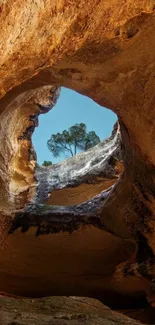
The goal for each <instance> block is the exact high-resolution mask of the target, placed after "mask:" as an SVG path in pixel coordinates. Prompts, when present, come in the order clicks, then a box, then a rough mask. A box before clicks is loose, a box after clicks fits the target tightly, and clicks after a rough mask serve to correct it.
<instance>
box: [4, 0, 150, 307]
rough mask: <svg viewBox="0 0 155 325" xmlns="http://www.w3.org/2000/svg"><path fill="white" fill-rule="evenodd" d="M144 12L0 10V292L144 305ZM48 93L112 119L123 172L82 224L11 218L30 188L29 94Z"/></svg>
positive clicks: (73, 6)
mask: <svg viewBox="0 0 155 325" xmlns="http://www.w3.org/2000/svg"><path fill="white" fill-rule="evenodd" d="M154 9H155V4H154V1H152V0H143V1H142V0H136V1H135V0H134V1H133V0H128V1H125V2H121V1H118V0H111V1H109V2H107V1H103V0H102V1H98V0H93V1H92V0H90V1H86V0H79V1H74V0H72V1H68V2H66V1H62V0H60V1H48V0H47V1H43V2H40V1H38V2H34V1H31V0H29V1H27V2H22V1H19V0H16V1H13V2H12V1H11V0H8V1H1V5H0V15H1V22H0V27H1V28H0V39H1V44H0V46H1V47H0V53H1V62H0V64H1V68H0V94H1V101H0V110H1V126H0V127H1V130H0V132H1V139H2V141H1V156H0V173H1V174H0V175H1V176H0V177H1V197H0V204H1V221H0V229H1V230H0V231H1V251H0V274H1V276H0V290H1V291H5V292H10V293H12V294H13V293H14V294H19V295H25V296H26V295H34V296H37V295H43V294H49V295H51V294H60V295H63V294H64V295H66V294H73V295H75V294H76V295H77V294H79V295H87V296H97V295H100V296H102V298H103V299H104V300H105V302H106V300H108V298H107V297H108V296H109V294H108V295H107V294H106V292H107V291H108V292H110V293H111V296H110V299H112V297H113V294H114V293H116V292H117V293H118V294H122V295H124V297H125V298H124V300H126V299H127V297H128V296H134V297H137V299H138V300H140V299H142V300H143V299H146V298H145V297H147V299H148V301H149V302H150V303H151V304H152V305H154V300H155V297H154V295H155V293H154V291H155V289H154V278H155V236H154V229H155V223H154V219H155V218H154V204H155V200H154V198H155V191H154V187H155V180H154V175H155V172H154V170H155V169H154V168H155V167H154V164H155V151H154V133H155V122H154V115H155V108H154V94H155V91H154V87H155V86H154V74H155V38H154V28H155V11H154ZM59 85H63V86H66V87H69V88H72V89H74V90H76V91H78V92H80V93H81V94H84V95H87V96H89V97H90V98H92V99H93V100H95V101H96V102H97V103H99V104H100V105H101V106H106V107H107V108H111V109H112V110H113V111H115V113H117V115H118V119H119V123H120V129H121V134H122V148H123V160H124V167H125V170H124V173H123V174H122V176H121V178H120V180H119V181H118V182H117V183H116V185H115V186H114V187H113V188H112V189H111V190H110V191H108V192H107V196H106V198H105V199H104V200H103V202H102V206H101V207H100V209H99V210H94V204H93V205H92V207H93V208H92V213H91V211H88V213H87V211H86V210H83V205H82V208H81V205H80V208H79V206H78V207H75V211H71V209H72V208H71V207H65V208H63V207H62V208H61V211H62V214H61V216H60V213H59V211H60V210H59V211H58V209H57V208H54V210H53V213H52V208H49V207H48V209H47V211H46V209H45V207H44V205H43V206H42V205H41V206H40V205H39V207H38V205H37V206H35V205H33V206H32V207H31V209H32V210H28V211H27V210H26V211H23V210H22V209H23V207H24V206H25V204H26V203H28V202H30V201H31V200H32V198H33V197H34V195H35V194H36V191H35V185H36V183H35V181H34V171H33V170H34V162H33V161H34V159H32V160H31V159H30V155H29V156H28V148H30V147H31V142H30V141H29V140H25V139H23V138H22V139H21V137H23V135H24V136H25V133H24V132H25V130H26V129H27V128H28V127H29V126H30V121H29V116H30V115H34V114H35V112H36V109H37V112H38V109H39V108H38V105H36V101H35V98H37V93H38V90H39V89H40V88H41V87H56V88H57V87H58V86H59ZM48 89H49V88H48ZM43 90H45V88H43ZM42 96H43V95H41V97H42ZM31 98H32V99H33V100H32V101H31ZM29 99H30V101H29ZM37 102H38V100H37ZM41 106H42V105H41ZM47 106H48V105H47ZM34 107H35V108H34ZM32 124H33V122H32ZM20 141H21V142H20ZM24 162H25V163H24ZM48 191H49V189H48ZM87 207H88V205H87ZM19 208H20V209H21V211H20V213H19V211H18V213H17V215H16V214H15V210H19ZM29 208H30V206H29ZM38 208H39V210H37V209H38ZM40 208H41V209H42V210H41V211H40ZM50 209H51V210H50ZM59 209H60V208H59ZM64 209H66V210H65V211H67V212H65V213H64ZM76 211H78V213H79V216H80V212H79V211H82V217H81V216H80V218H78V213H77V214H76ZM83 211H84V214H85V216H84V214H83ZM67 215H68V219H66V218H67ZM50 216H51V218H50ZM63 216H64V218H62V217H63ZM66 220H67V227H66ZM84 220H86V221H85V222H84ZM94 220H95V221H94ZM77 224H78V227H75V225H77ZM63 225H64V229H63ZM39 227H41V229H43V230H44V231H43V232H39V234H40V235H39V236H37V237H36V236H35V235H36V232H37V230H38V228H39ZM20 228H21V229H22V230H23V231H24V233H23V232H20ZM51 232H52V234H51ZM41 234H42V235H41ZM43 234H44V235H43ZM19 243H20V245H19ZM105 265H106V267H105ZM117 301H118V300H117ZM115 307H116V306H115Z"/></svg>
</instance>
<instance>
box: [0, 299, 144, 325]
mask: <svg viewBox="0 0 155 325" xmlns="http://www.w3.org/2000/svg"><path fill="white" fill-rule="evenodd" d="M0 319H1V322H2V323H1V324H3V325H49V324H50V325H66V324H69V325H80V324H81V323H82V324H84V325H92V324H98V325H113V324H116V325H126V324H128V325H138V324H139V322H136V321H133V320H131V319H129V318H128V317H125V316H122V315H119V314H118V313H116V312H112V311H111V310H110V309H109V308H107V307H106V306H104V305H103V304H101V303H100V302H99V301H97V300H94V299H89V298H82V297H80V298H78V297H51V298H46V299H45V298H44V299H37V300H34V299H33V300H32V299H31V300H23V299H20V300H19V299H13V298H6V297H5V298H2V297H1V299H0Z"/></svg>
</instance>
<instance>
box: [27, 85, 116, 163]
mask: <svg viewBox="0 0 155 325" xmlns="http://www.w3.org/2000/svg"><path fill="white" fill-rule="evenodd" d="M116 120H117V116H116V115H115V114H114V113H113V112H112V111H110V110H109V109H106V108H104V107H101V106H99V105H97V104H96V103H95V102H94V101H93V100H91V99H90V98H88V97H85V96H83V95H80V94H78V93H76V92H75V91H73V90H70V89H67V88H62V90H61V93H60V97H59V99H58V101H57V104H56V105H55V107H53V108H52V110H51V111H50V112H49V113H47V114H42V115H40V117H39V126H38V127H37V128H36V129H35V132H34V134H33V137H32V141H33V145H34V148H35V150H36V153H37V160H38V163H39V164H42V162H43V161H44V160H51V161H52V162H53V163H57V162H59V161H61V160H63V159H65V157H64V156H61V157H59V158H54V157H53V156H52V153H51V152H50V151H49V150H48V148H47V140H48V139H49V138H50V136H51V134H55V133H57V132H60V133H61V132H62V131H63V130H65V129H68V128H69V127H70V126H72V125H74V124H76V123H81V122H82V123H85V124H86V125H87V131H95V132H96V134H97V135H98V136H99V137H100V139H101V140H103V139H105V138H107V137H109V136H110V134H111V131H112V128H113V125H114V123H115V122H116Z"/></svg>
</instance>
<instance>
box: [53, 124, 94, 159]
mask: <svg viewBox="0 0 155 325" xmlns="http://www.w3.org/2000/svg"><path fill="white" fill-rule="evenodd" d="M99 142H100V138H99V137H98V136H97V135H96V133H95V132H94V131H90V132H87V128H86V125H85V124H84V123H79V124H75V125H73V126H71V127H70V128H69V129H68V130H64V131H63V132H62V133H59V132H58V133H57V134H52V135H51V138H50V139H49V140H48V141H47V146H48V149H49V150H50V151H51V152H52V154H53V156H54V157H59V156H60V154H62V153H63V154H65V153H68V154H69V155H70V156H74V155H76V154H77V150H80V151H86V150H88V149H89V148H91V147H93V146H95V145H96V144H98V143H99Z"/></svg>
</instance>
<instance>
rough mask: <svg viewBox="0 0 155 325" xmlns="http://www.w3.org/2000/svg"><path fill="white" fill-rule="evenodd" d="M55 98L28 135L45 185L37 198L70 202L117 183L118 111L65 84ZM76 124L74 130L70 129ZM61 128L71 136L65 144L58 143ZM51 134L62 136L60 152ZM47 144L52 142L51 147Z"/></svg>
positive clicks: (78, 201)
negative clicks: (83, 127) (54, 101)
mask: <svg viewBox="0 0 155 325" xmlns="http://www.w3.org/2000/svg"><path fill="white" fill-rule="evenodd" d="M57 97H58V98H57V100H56V103H55V105H53V103H52V105H51V109H50V110H49V112H48V113H47V114H41V115H40V116H39V126H38V127H37V128H35V131H34V133H33V136H32V141H33V145H34V148H35V151H36V154H37V168H36V169H35V177H36V179H37V180H38V184H40V186H39V187H40V188H42V187H43V188H45V187H46V191H45V192H44V193H40V203H45V204H48V205H62V206H71V205H76V204H81V203H83V202H85V201H87V200H89V199H91V198H92V197H95V196H96V195H98V194H100V193H101V192H102V191H104V190H107V189H108V188H110V187H111V186H112V185H114V184H115V183H116V181H117V179H118V178H119V176H120V174H121V173H122V170H123V163H122V160H121V157H120V152H118V148H116V147H117V144H118V141H119V140H118V128H119V127H118V125H117V122H116V121H117V116H116V115H115V114H114V113H113V112H112V111H111V110H109V109H106V108H104V107H101V106H100V105H98V104H97V103H95V102H94V101H93V100H91V99H90V98H87V97H86V96H83V95H80V94H78V93H77V92H75V91H73V90H70V89H67V88H64V87H63V88H62V89H61V91H60V95H59V94H58V96H57ZM82 125H83V126H85V130H86V131H84V132H86V141H87V142H86V143H84V141H85V135H84V132H83V130H82V131H81V126H82ZM114 125H115V127H114ZM75 126H76V127H77V129H73V128H74V127H75ZM64 130H65V132H66V131H67V132H70V134H69V133H68V134H69V136H70V137H72V136H73V139H72V140H71V139H70V140H69V141H68V142H66V143H65V145H64V143H63V144H62V143H61V141H63V140H64V136H63V132H64ZM71 132H72V133H71ZM80 132H82V133H80ZM53 134H54V136H58V135H59V137H60V136H61V139H59V147H60V148H59V149H60V150H58V152H55V151H54V150H55V148H56V146H58V143H57V142H56V141H55V140H54V138H53ZM79 134H80V137H81V138H78V136H79ZM81 134H82V136H81ZM89 136H90V137H91V136H92V137H91V138H89ZM75 138H76V139H75ZM51 139H52V142H51ZM57 139H58V138H57ZM65 140H66V138H65ZM66 141H67V140H66ZM74 141H77V142H76V145H75V142H74ZM69 142H70V143H69ZM48 143H50V145H51V143H52V150H51V147H50V148H49V145H48ZM87 143H88V147H87ZM64 146H65V148H64ZM75 147H76V152H75ZM53 148H54V149H53ZM55 153H56V154H55ZM43 183H44V186H42V185H43ZM45 184H46V185H45Z"/></svg>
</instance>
